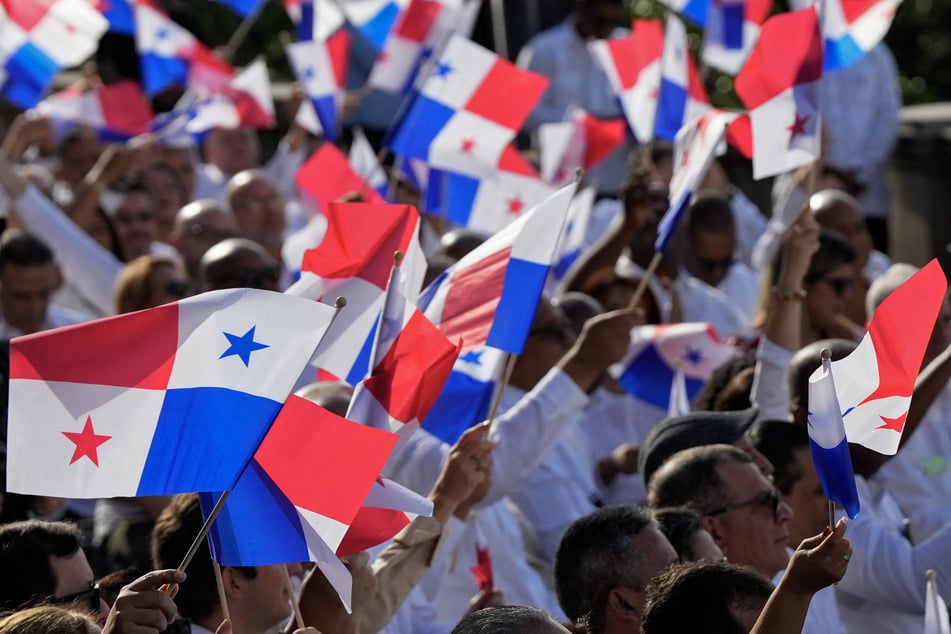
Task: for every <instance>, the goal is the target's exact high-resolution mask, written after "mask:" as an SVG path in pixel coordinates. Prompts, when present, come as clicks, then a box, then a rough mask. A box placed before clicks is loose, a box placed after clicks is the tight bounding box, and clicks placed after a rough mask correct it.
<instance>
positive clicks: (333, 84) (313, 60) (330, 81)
mask: <svg viewBox="0 0 951 634" xmlns="http://www.w3.org/2000/svg"><path fill="white" fill-rule="evenodd" d="M286 50H287V58H288V60H289V61H290V63H291V68H292V69H293V70H294V74H295V75H296V76H297V79H298V80H299V81H300V83H301V86H302V87H303V89H304V93H305V94H306V95H307V103H308V104H309V105H310V106H311V107H312V108H313V109H314V112H315V114H316V116H317V119H318V120H319V121H320V127H321V130H322V131H323V135H324V138H325V139H327V140H328V141H336V140H337V138H338V137H339V135H340V126H341V118H342V111H343V98H344V92H345V90H346V80H347V55H348V54H349V51H350V34H349V33H348V32H347V31H346V30H343V29H341V30H338V31H337V32H336V33H334V34H333V35H332V36H331V37H330V38H329V39H328V40H317V39H314V40H307V41H303V42H295V43H292V44H288V46H287V49H286Z"/></svg>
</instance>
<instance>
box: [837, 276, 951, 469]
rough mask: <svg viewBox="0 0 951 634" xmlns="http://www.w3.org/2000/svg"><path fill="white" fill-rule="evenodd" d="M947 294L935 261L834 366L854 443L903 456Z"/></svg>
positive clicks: (877, 313) (895, 294)
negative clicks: (914, 393) (911, 409)
mask: <svg viewBox="0 0 951 634" xmlns="http://www.w3.org/2000/svg"><path fill="white" fill-rule="evenodd" d="M947 289H948V283H947V280H946V278H945V275H944V272H943V271H942V270H941V265H939V264H938V261H937V260H932V261H931V262H929V263H928V264H927V265H926V266H925V267H924V268H922V269H921V270H920V271H918V272H917V273H915V274H914V275H913V276H912V277H911V278H910V279H909V280H908V281H906V282H905V283H904V284H902V285H901V286H899V287H898V288H897V289H895V291H894V292H893V293H892V294H891V295H889V296H888V297H887V298H886V299H885V301H883V302H882V303H881V304H880V305H879V307H878V308H877V309H876V310H875V314H874V315H872V320H871V321H870V322H869V325H868V332H867V333H866V334H865V337H864V338H863V339H862V341H861V342H860V343H859V345H858V347H857V348H856V349H855V350H854V351H853V352H852V354H850V355H849V356H847V357H846V358H844V359H840V360H839V361H834V362H833V363H832V369H833V370H834V371H835V376H836V381H835V389H836V394H837V396H838V399H839V405H840V406H841V407H842V419H843V420H844V421H845V433H846V435H847V436H848V438H849V442H854V443H858V444H860V445H862V446H863V447H868V448H869V449H871V450H873V451H877V452H879V453H883V454H888V455H893V454H894V453H895V452H896V451H898V444H899V441H900V440H901V434H902V430H903V429H904V427H905V419H906V418H907V417H908V406H909V404H910V402H911V394H912V391H913V390H914V388H915V381H916V380H917V378H918V371H919V370H920V369H921V360H922V359H923V358H924V355H925V350H926V348H927V347H928V340H929V338H930V337H931V331H932V330H933V329H934V324H935V320H936V319H937V317H938V312H939V311H940V309H941V304H942V302H944V301H945V294H946V293H947Z"/></svg>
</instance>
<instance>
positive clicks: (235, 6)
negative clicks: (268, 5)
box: [215, 0, 267, 18]
mask: <svg viewBox="0 0 951 634" xmlns="http://www.w3.org/2000/svg"><path fill="white" fill-rule="evenodd" d="M215 1H216V2H217V3H218V4H223V5H225V6H226V7H228V8H229V9H231V10H232V11H234V12H235V13H237V14H238V15H240V16H241V17H242V18H247V17H250V16H252V15H257V13H258V12H259V11H260V10H261V8H262V7H263V6H264V3H265V2H267V0H215Z"/></svg>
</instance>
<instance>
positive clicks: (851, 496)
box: [808, 350, 859, 519]
mask: <svg viewBox="0 0 951 634" xmlns="http://www.w3.org/2000/svg"><path fill="white" fill-rule="evenodd" d="M826 353H828V350H824V351H823V354H826ZM832 374H833V373H832V364H831V362H830V361H829V359H828V358H826V357H823V359H822V365H820V366H819V367H818V368H817V369H816V371H815V372H813V373H812V376H810V377H809V426H808V430H809V448H810V449H811V451H812V461H813V462H814V463H815V465H816V473H818V474H819V481H820V482H821V483H822V490H823V491H824V492H825V494H826V497H827V498H828V499H830V500H832V501H834V502H838V503H839V505H841V506H842V507H843V508H844V509H845V512H846V513H848V514H849V517H851V518H852V519H855V518H856V516H858V514H859V493H858V491H857V490H856V488H855V472H854V471H853V470H852V458H851V457H850V456H849V443H848V441H847V440H846V438H845V426H844V425H843V423H842V410H841V408H840V407H839V401H838V399H837V398H836V395H835V393H836V388H835V380H834V378H833V376H832Z"/></svg>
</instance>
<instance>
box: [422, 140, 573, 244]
mask: <svg viewBox="0 0 951 634" xmlns="http://www.w3.org/2000/svg"><path fill="white" fill-rule="evenodd" d="M554 191H555V188H554V187H552V186H551V185H549V184H548V183H546V182H545V181H543V180H542V179H541V178H540V177H539V175H538V171H537V170H536V169H535V168H534V167H533V166H532V164H531V163H529V162H528V161H527V160H526V159H525V158H524V157H523V156H522V155H521V153H519V151H518V150H516V149H515V147H514V146H512V145H509V146H508V147H506V148H505V151H504V152H503V153H502V158H501V159H500V160H499V165H498V170H497V171H496V172H495V173H494V174H492V175H490V176H485V177H483V178H476V177H472V176H467V175H465V174H459V173H456V172H450V171H447V170H432V171H430V173H429V181H428V189H427V195H426V211H429V212H430V213H435V214H439V215H441V216H443V217H444V218H446V219H448V220H449V221H450V222H452V223H454V224H457V225H459V226H463V227H468V228H470V229H474V230H475V231H480V232H482V233H486V234H493V233H495V232H496V231H499V230H501V229H503V228H505V227H506V226H508V225H509V224H510V223H512V222H513V221H514V220H515V219H516V218H518V217H519V216H520V215H522V214H523V213H525V212H526V211H528V210H529V209H531V208H533V207H534V206H535V205H537V204H539V203H541V202H542V201H543V200H545V199H546V198H548V197H549V196H551V195H552V194H553V193H554Z"/></svg>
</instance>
